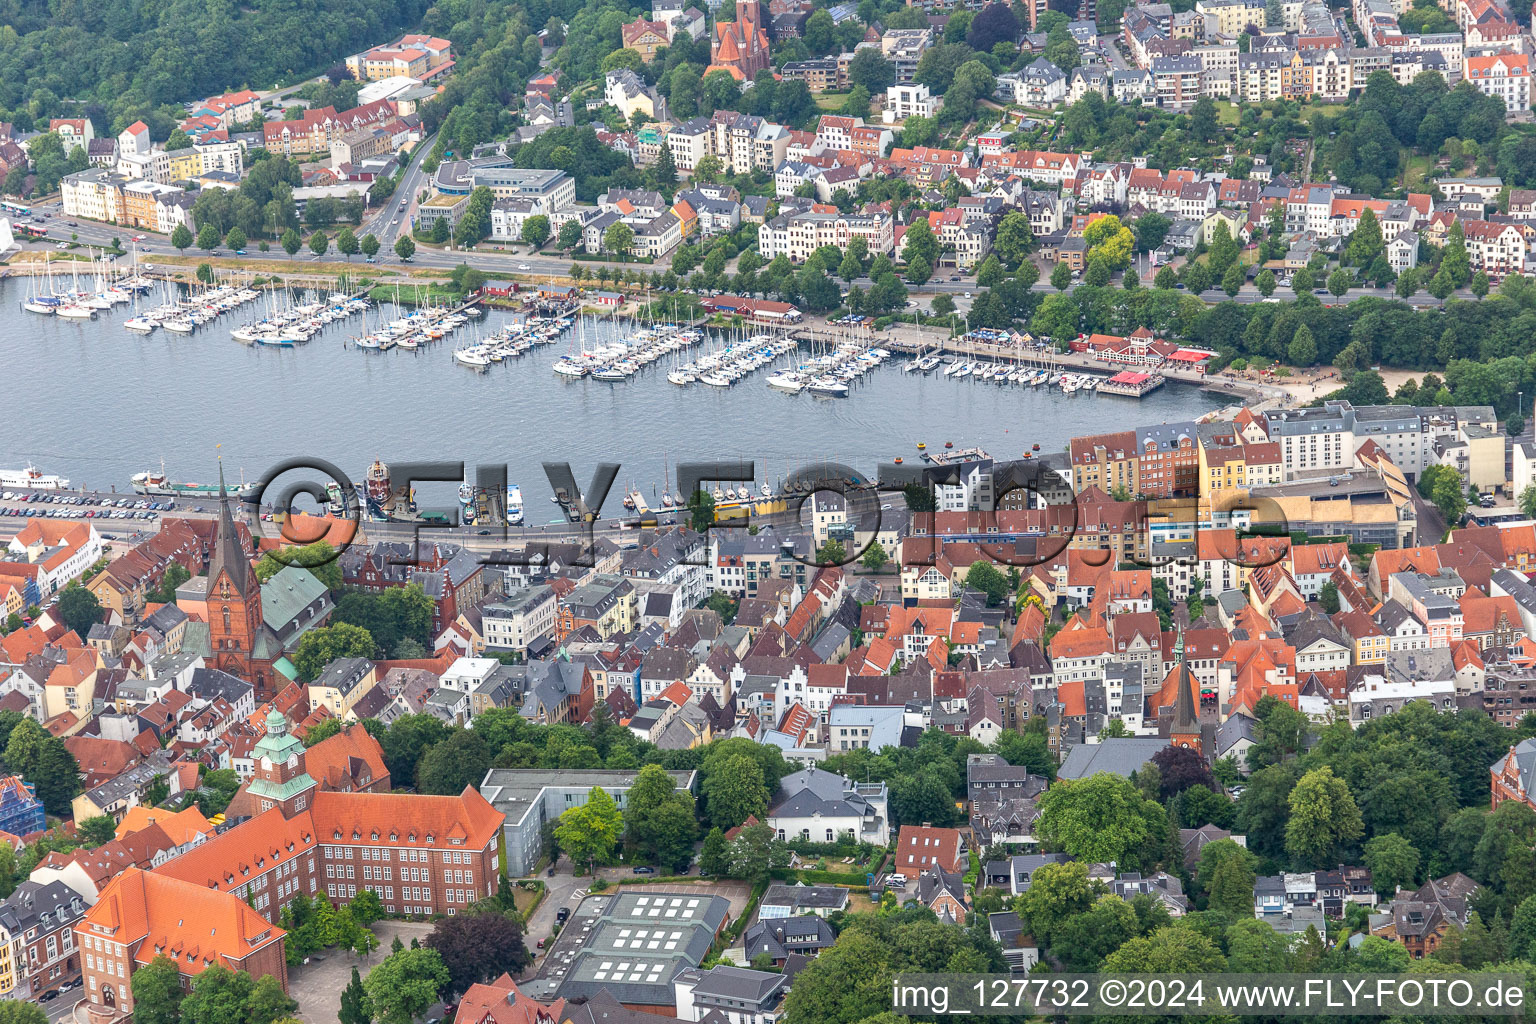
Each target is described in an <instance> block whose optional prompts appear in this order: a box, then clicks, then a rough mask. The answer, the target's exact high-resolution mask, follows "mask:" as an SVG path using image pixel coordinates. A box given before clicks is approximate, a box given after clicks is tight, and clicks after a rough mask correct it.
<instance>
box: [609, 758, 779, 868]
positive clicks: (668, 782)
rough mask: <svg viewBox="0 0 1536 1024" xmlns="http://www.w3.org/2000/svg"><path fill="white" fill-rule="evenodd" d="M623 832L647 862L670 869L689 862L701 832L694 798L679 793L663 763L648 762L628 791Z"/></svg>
mask: <svg viewBox="0 0 1536 1024" xmlns="http://www.w3.org/2000/svg"><path fill="white" fill-rule="evenodd" d="M753 766H754V767H756V762H753ZM758 771H759V772H761V771H762V769H761V768H759V769H758ZM624 834H625V838H626V839H627V840H628V842H629V844H630V845H631V846H633V847H634V848H635V849H636V850H637V851H638V852H639V853H640V855H641V856H642V857H643V858H645V863H649V864H661V865H664V866H666V867H668V868H674V867H682V866H684V865H686V864H687V863H688V861H689V860H690V859H691V857H692V853H693V842H694V838H695V837H696V836H697V834H698V826H697V824H696V823H695V821H694V810H693V798H692V797H690V796H689V795H688V794H687V793H686V792H679V791H678V789H677V783H676V782H675V781H674V780H673V778H672V776H670V775H668V774H667V772H666V771H665V770H664V769H663V768H662V767H661V766H660V765H655V764H650V765H646V766H645V767H644V768H641V769H640V774H638V775H636V776H635V781H634V784H633V785H632V786H631V787H630V790H629V797H628V800H627V801H626V804H625V807H624Z"/></svg>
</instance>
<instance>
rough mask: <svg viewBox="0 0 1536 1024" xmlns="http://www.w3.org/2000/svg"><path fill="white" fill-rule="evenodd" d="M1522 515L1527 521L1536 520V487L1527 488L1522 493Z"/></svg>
mask: <svg viewBox="0 0 1536 1024" xmlns="http://www.w3.org/2000/svg"><path fill="white" fill-rule="evenodd" d="M1520 514H1521V515H1523V516H1525V517H1526V518H1527V519H1532V518H1536V486H1527V487H1526V488H1525V490H1523V491H1521V492H1520Z"/></svg>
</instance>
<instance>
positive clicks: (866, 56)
mask: <svg viewBox="0 0 1536 1024" xmlns="http://www.w3.org/2000/svg"><path fill="white" fill-rule="evenodd" d="M848 82H849V84H850V85H862V86H863V87H864V88H866V89H868V90H869V92H870V95H872V96H873V95H876V94H882V93H884V92H885V90H886V89H887V88H889V87H890V86H892V85H895V84H896V68H895V66H894V65H892V64H891V62H890V61H889V60H887V59H886V58H885V56H884V55H883V54H881V52H880V50H879V49H878V48H875V47H867V48H866V47H860V48H859V49H858V50H857V51H855V52H854V55H853V60H852V61H851V62H849V65H848Z"/></svg>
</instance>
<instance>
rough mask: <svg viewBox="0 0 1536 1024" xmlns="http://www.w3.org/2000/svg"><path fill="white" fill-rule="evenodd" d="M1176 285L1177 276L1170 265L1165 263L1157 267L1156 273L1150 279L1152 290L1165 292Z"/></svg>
mask: <svg viewBox="0 0 1536 1024" xmlns="http://www.w3.org/2000/svg"><path fill="white" fill-rule="evenodd" d="M1178 283H1179V276H1178V274H1176V273H1174V270H1173V267H1172V265H1170V264H1167V263H1164V264H1163V265H1162V266H1161V267H1159V268H1158V270H1157V273H1156V274H1155V275H1153V277H1152V287H1154V288H1162V289H1164V290H1167V289H1170V288H1172V287H1173V286H1174V285H1176V284H1178Z"/></svg>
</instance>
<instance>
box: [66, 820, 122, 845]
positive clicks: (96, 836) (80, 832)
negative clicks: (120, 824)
mask: <svg viewBox="0 0 1536 1024" xmlns="http://www.w3.org/2000/svg"><path fill="white" fill-rule="evenodd" d="M75 835H76V837H78V838H79V839H80V841H81V842H83V843H84V844H85V845H86V846H100V845H101V844H103V843H110V842H111V841H112V840H114V839H116V838H117V823H116V822H114V821H113V820H112V818H111V816H109V815H106V814H98V815H97V816H96V817H94V818H86V819H85V820H84V821H82V822H79V823H78V824H76V825H75Z"/></svg>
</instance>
